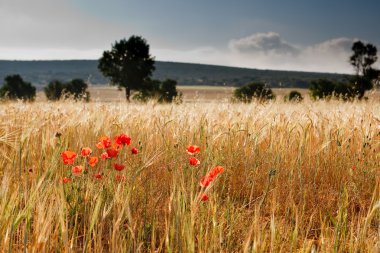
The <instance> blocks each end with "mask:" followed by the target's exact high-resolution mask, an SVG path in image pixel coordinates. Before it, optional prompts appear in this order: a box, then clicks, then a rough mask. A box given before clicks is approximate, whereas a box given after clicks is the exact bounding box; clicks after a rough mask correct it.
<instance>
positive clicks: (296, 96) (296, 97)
mask: <svg viewBox="0 0 380 253" xmlns="http://www.w3.org/2000/svg"><path fill="white" fill-rule="evenodd" d="M302 100H303V97H302V95H301V93H299V92H298V91H296V90H292V91H290V93H289V95H287V96H286V97H285V101H291V102H301V101H302Z"/></svg>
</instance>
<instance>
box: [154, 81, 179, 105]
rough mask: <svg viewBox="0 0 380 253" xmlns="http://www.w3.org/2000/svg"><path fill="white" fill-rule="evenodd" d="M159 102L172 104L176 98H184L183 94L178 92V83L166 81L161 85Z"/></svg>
mask: <svg viewBox="0 0 380 253" xmlns="http://www.w3.org/2000/svg"><path fill="white" fill-rule="evenodd" d="M159 93H160V97H159V99H158V101H159V102H165V103H171V102H173V100H174V99H175V98H176V97H182V94H181V93H180V92H178V91H177V81H175V80H172V79H166V80H165V81H163V82H162V83H161V85H160V90H159Z"/></svg>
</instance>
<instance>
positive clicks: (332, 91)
mask: <svg viewBox="0 0 380 253" xmlns="http://www.w3.org/2000/svg"><path fill="white" fill-rule="evenodd" d="M309 91H310V96H311V97H312V98H313V99H331V98H333V97H334V98H338V99H342V100H345V101H346V100H353V99H355V98H356V97H358V92H357V90H356V89H355V85H354V84H353V83H352V82H348V83H347V82H344V83H343V82H333V81H329V80H326V79H319V80H315V81H312V82H311V83H310V86H309Z"/></svg>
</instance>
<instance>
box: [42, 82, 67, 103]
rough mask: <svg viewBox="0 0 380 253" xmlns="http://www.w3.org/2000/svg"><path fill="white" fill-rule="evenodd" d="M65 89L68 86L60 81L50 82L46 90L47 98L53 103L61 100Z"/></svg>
mask: <svg viewBox="0 0 380 253" xmlns="http://www.w3.org/2000/svg"><path fill="white" fill-rule="evenodd" d="M65 87H66V85H65V84H64V83H62V82H61V81H58V80H54V81H51V82H49V84H48V85H47V86H46V87H45V88H44V92H45V95H46V98H47V99H48V100H52V101H56V100H59V99H61V97H62V95H63V93H64V90H65Z"/></svg>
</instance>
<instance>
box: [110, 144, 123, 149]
mask: <svg viewBox="0 0 380 253" xmlns="http://www.w3.org/2000/svg"><path fill="white" fill-rule="evenodd" d="M112 148H114V149H116V150H121V149H122V148H123V145H122V144H118V143H116V142H114V143H112Z"/></svg>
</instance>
